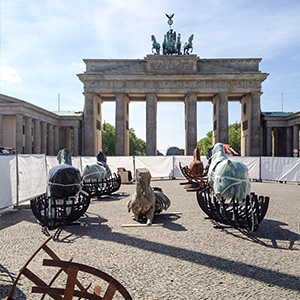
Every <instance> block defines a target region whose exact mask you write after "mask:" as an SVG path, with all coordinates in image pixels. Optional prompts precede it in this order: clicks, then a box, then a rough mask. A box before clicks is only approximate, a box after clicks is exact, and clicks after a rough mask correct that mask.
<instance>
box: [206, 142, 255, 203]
mask: <svg viewBox="0 0 300 300" xmlns="http://www.w3.org/2000/svg"><path fill="white" fill-rule="evenodd" d="M208 181H209V183H210V184H211V185H212V187H213V189H214V194H215V195H216V196H220V197H225V198H228V197H230V198H232V197H233V196H234V197H235V198H238V199H244V198H246V196H247V195H248V196H249V195H250V189H251V187H250V180H249V174H248V168H247V167H246V166H245V165H244V164H242V163H241V162H238V161H235V160H230V159H228V158H227V156H226V154H225V151H224V147H223V144H221V143H217V144H216V145H215V146H214V147H213V150H212V156H211V164H210V166H209V170H208Z"/></svg>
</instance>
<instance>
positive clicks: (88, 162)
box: [81, 156, 97, 174]
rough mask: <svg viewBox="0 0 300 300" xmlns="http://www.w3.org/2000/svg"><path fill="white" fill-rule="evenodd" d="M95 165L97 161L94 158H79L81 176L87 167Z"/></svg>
mask: <svg viewBox="0 0 300 300" xmlns="http://www.w3.org/2000/svg"><path fill="white" fill-rule="evenodd" d="M96 163H97V159H96V157H95V156H83V157H81V166H82V172H81V174H82V173H83V170H84V168H85V167H86V166H87V165H92V164H96Z"/></svg>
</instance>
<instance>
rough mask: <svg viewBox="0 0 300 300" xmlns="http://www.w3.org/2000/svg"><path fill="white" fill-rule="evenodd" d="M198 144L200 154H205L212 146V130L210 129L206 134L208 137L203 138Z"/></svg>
mask: <svg viewBox="0 0 300 300" xmlns="http://www.w3.org/2000/svg"><path fill="white" fill-rule="evenodd" d="M197 146H198V148H199V150H200V155H205V154H206V152H207V150H208V148H209V147H210V146H212V131H209V132H208V133H207V134H206V137H205V138H203V139H201V140H200V141H199V142H198V143H197Z"/></svg>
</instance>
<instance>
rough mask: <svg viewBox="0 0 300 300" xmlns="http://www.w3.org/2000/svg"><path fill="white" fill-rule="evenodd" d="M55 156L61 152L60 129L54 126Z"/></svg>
mask: <svg viewBox="0 0 300 300" xmlns="http://www.w3.org/2000/svg"><path fill="white" fill-rule="evenodd" d="M53 127H54V155H57V153H58V151H59V127H58V126H57V125H54V126H53Z"/></svg>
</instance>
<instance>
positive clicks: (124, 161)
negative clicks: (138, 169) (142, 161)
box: [106, 156, 134, 176]
mask: <svg viewBox="0 0 300 300" xmlns="http://www.w3.org/2000/svg"><path fill="white" fill-rule="evenodd" d="M106 158H107V164H108V166H109V168H110V170H111V172H112V173H117V171H118V168H125V169H126V170H127V171H131V173H132V176H134V165H133V156H107V157H106Z"/></svg>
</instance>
